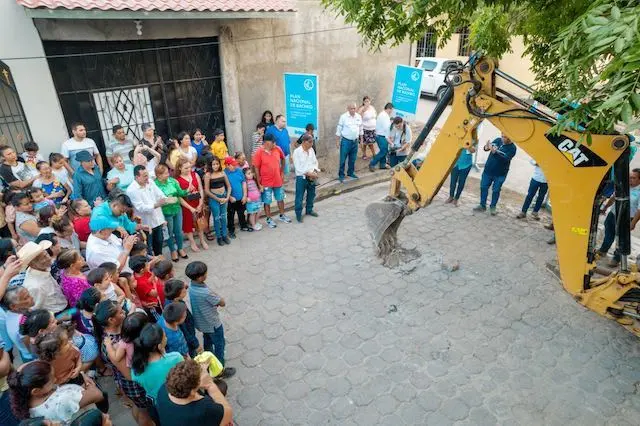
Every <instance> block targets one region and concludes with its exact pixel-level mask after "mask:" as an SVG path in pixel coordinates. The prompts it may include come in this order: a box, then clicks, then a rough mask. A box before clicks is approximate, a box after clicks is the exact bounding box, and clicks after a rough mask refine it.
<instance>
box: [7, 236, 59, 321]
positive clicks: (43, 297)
mask: <svg viewBox="0 0 640 426" xmlns="http://www.w3.org/2000/svg"><path fill="white" fill-rule="evenodd" d="M50 247H51V241H41V242H40V243H39V244H36V243H34V242H28V243H27V244H25V245H24V246H23V247H22V248H21V249H20V251H19V252H18V258H20V259H21V260H22V261H23V262H28V263H27V265H29V266H28V267H27V270H26V272H25V274H24V281H23V282H22V287H24V288H26V289H27V290H29V294H31V297H33V308H34V309H46V310H48V311H50V312H53V313H54V314H57V313H59V312H61V311H64V310H65V309H66V308H67V305H68V302H67V298H66V297H64V294H63V293H62V290H61V289H60V286H59V285H58V283H57V282H56V280H55V279H54V278H53V277H52V276H51V263H52V259H51V256H49V253H48V252H47V250H48V249H49V248H50Z"/></svg>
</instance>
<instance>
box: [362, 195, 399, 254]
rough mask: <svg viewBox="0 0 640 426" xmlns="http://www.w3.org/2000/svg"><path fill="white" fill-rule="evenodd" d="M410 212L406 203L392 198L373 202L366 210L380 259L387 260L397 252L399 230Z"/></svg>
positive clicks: (368, 224) (368, 223)
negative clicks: (386, 258) (392, 253)
mask: <svg viewBox="0 0 640 426" xmlns="http://www.w3.org/2000/svg"><path fill="white" fill-rule="evenodd" d="M408 212H409V209H408V208H407V203H406V202H404V201H402V200H400V199H397V198H392V197H387V198H385V199H384V200H382V201H376V202H373V203H371V204H369V205H368V206H367V208H366V209H365V211H364V214H365V216H366V218H367V226H368V227H369V231H370V232H371V237H372V238H373V241H374V244H375V246H376V248H377V251H378V256H379V257H381V258H385V257H387V256H388V255H390V254H391V252H393V251H394V250H395V248H396V242H397V232H398V228H399V227H400V223H401V222H402V219H404V217H405V216H406V215H407V213H408Z"/></svg>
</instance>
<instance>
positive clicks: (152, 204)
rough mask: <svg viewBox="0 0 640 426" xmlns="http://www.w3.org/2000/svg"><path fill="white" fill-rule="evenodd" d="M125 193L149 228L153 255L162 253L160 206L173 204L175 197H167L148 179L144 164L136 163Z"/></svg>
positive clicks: (162, 216)
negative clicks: (131, 179) (131, 180)
mask: <svg viewBox="0 0 640 426" xmlns="http://www.w3.org/2000/svg"><path fill="white" fill-rule="evenodd" d="M127 195H128V196H129V198H131V203H132V204H133V211H134V212H135V214H136V216H140V218H141V219H142V224H143V225H146V226H148V227H149V228H151V238H149V235H147V241H150V242H151V244H150V249H152V250H153V254H154V256H160V255H161V254H162V243H163V241H164V240H163V233H162V225H164V224H165V222H166V221H165V219H164V214H163V213H162V209H161V207H162V206H164V205H165V204H173V203H175V202H176V201H177V199H176V197H167V196H166V195H164V193H163V192H162V191H161V190H160V188H158V186H157V185H156V184H155V183H154V182H150V181H149V172H148V171H147V169H146V168H145V166H142V165H138V166H135V167H134V168H133V182H132V183H131V185H129V187H128V188H127Z"/></svg>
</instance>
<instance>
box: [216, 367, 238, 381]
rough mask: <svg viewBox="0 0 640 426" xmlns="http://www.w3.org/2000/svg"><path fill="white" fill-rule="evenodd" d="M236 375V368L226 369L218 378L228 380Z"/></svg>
mask: <svg viewBox="0 0 640 426" xmlns="http://www.w3.org/2000/svg"><path fill="white" fill-rule="evenodd" d="M234 374H236V369H235V368H233V367H225V368H224V370H222V372H221V373H220V374H218V377H220V378H221V379H228V378H229V377H233V375H234Z"/></svg>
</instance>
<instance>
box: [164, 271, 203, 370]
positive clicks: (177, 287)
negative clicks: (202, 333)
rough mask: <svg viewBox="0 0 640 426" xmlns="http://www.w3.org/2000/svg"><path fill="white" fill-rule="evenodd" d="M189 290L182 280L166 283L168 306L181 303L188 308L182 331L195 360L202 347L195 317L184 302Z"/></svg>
mask: <svg viewBox="0 0 640 426" xmlns="http://www.w3.org/2000/svg"><path fill="white" fill-rule="evenodd" d="M187 288H188V286H187V285H186V284H185V283H184V282H183V281H181V280H177V279H170V280H168V281H167V282H165V283H164V295H165V297H166V301H165V306H166V304H170V303H172V302H173V303H180V304H182V305H184V307H185V308H186V317H185V321H184V323H182V324H180V330H182V334H183V335H184V338H185V339H186V341H187V346H188V347H189V356H190V357H191V358H194V357H195V356H196V355H197V354H199V353H200V352H202V346H201V345H200V342H199V341H198V337H197V336H196V324H195V321H194V320H193V315H192V314H191V311H190V310H189V307H188V306H187V304H186V303H185V302H184V299H185V298H186V297H187Z"/></svg>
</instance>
